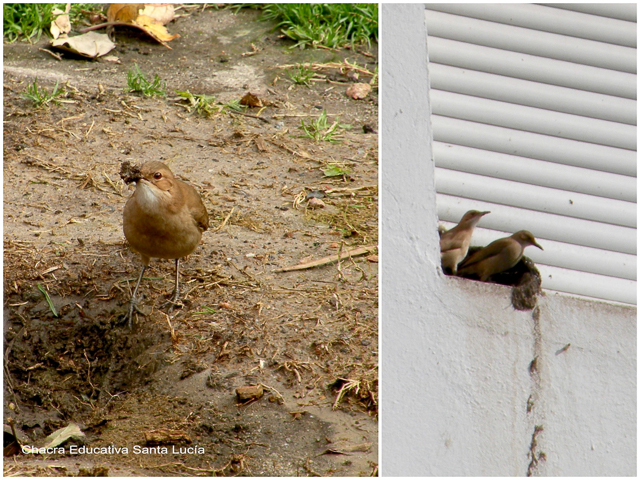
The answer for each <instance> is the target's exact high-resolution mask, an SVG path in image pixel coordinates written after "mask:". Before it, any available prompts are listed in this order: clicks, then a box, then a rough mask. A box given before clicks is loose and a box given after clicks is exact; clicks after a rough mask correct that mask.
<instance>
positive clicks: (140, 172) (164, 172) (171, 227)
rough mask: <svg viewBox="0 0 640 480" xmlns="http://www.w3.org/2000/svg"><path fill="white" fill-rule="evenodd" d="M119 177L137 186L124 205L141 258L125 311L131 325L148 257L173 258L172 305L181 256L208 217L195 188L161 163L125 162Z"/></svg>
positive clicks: (189, 249)
mask: <svg viewBox="0 0 640 480" xmlns="http://www.w3.org/2000/svg"><path fill="white" fill-rule="evenodd" d="M120 176H121V177H122V178H123V180H124V181H125V182H126V183H131V182H136V189H135V191H134V192H133V195H131V197H130V198H129V200H128V201H127V204H126V205H125V207H124V215H123V229H124V236H125V237H126V238H127V240H128V242H129V245H130V247H131V249H132V250H133V251H134V252H137V253H139V254H140V257H141V258H142V263H143V266H142V271H141V272H140V276H139V277H138V282H137V283H136V286H135V288H134V290H133V295H132V297H131V306H130V307H129V313H128V314H127V317H126V318H128V321H129V327H131V323H132V317H133V309H134V308H135V307H136V293H137V292H138V287H139V286H140V281H141V280H142V276H143V275H144V271H145V270H146V268H147V267H148V266H149V260H150V259H151V258H152V257H154V258H170V259H175V260H176V282H175V289H174V291H173V295H172V296H171V299H170V300H169V302H168V303H170V304H172V305H175V303H176V302H177V301H178V298H179V296H180V290H179V268H180V259H181V258H182V257H185V256H187V255H189V254H190V253H191V252H193V250H195V248H196V246H197V245H198V243H199V242H200V238H201V236H202V232H204V231H205V230H207V228H208V226H209V216H208V214H207V210H206V208H205V207H204V204H203V203H202V199H201V198H200V195H198V192H196V190H195V188H193V187H192V186H191V185H188V184H186V183H184V182H182V181H180V180H178V179H177V178H175V177H174V176H173V173H172V172H171V170H170V169H169V167H167V166H166V165H165V164H164V163H162V162H156V161H154V162H147V163H145V164H144V165H142V167H137V166H132V165H131V164H130V163H129V162H124V163H123V164H122V168H121V170H120Z"/></svg>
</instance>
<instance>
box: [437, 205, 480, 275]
mask: <svg viewBox="0 0 640 480" xmlns="http://www.w3.org/2000/svg"><path fill="white" fill-rule="evenodd" d="M487 213H491V212H479V211H478V210H469V211H468V212H467V213H465V214H464V215H463V217H462V219H461V220H460V223H458V225H456V226H455V227H453V228H452V229H451V230H447V231H446V232H444V233H443V234H442V235H441V236H440V260H441V262H442V268H443V269H446V268H448V269H449V270H451V273H453V275H455V274H456V273H457V272H458V264H459V263H460V262H461V261H462V260H463V259H464V257H466V256H467V252H468V251H469V244H470V243H471V235H473V230H474V228H476V225H477V224H478V222H479V221H480V219H481V218H482V217H484V216H485V215H486V214H487Z"/></svg>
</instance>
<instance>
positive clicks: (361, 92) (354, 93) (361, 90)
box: [347, 83, 371, 100]
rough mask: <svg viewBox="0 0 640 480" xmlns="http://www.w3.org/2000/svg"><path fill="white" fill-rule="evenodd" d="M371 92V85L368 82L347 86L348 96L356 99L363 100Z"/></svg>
mask: <svg viewBox="0 0 640 480" xmlns="http://www.w3.org/2000/svg"><path fill="white" fill-rule="evenodd" d="M370 92H371V85H369V84H368V83H354V84H353V85H351V86H350V87H349V88H347V96H349V97H351V98H353V99H354V100H361V99H363V98H365V97H366V96H367V95H369V93H370Z"/></svg>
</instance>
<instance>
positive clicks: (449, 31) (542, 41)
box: [426, 9, 636, 73]
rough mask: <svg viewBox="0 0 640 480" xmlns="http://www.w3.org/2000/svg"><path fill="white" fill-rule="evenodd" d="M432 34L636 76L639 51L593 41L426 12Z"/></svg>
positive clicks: (429, 32)
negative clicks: (637, 53) (637, 52)
mask: <svg viewBox="0 0 640 480" xmlns="http://www.w3.org/2000/svg"><path fill="white" fill-rule="evenodd" d="M426 16H427V25H428V34H429V35H430V36H434V37H442V38H448V39H450V40H457V41H459V42H466V43H468V44H473V45H482V46H485V47H493V48H499V49H501V50H504V51H511V52H519V53H526V54H529V55H535V56H537V57H543V58H552V59H555V60H562V61H565V62H572V63H578V64H581V65H591V66H593V67H599V68H606V69H609V70H616V71H619V72H627V73H636V51H635V49H634V48H629V47H620V46H617V45H611V44H607V43H602V42H594V41H593V40H585V39H582V38H575V37H569V36H566V35H558V34H555V33H549V32H540V31H537V30H531V29H529V28H521V27H514V26H511V25H504V24H500V23H495V22H487V21H484V20H478V19H475V18H469V17H462V16H459V15H451V14H448V13H441V12H436V11H431V10H429V9H427V10H426Z"/></svg>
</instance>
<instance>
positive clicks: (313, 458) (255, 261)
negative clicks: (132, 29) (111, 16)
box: [3, 9, 378, 476]
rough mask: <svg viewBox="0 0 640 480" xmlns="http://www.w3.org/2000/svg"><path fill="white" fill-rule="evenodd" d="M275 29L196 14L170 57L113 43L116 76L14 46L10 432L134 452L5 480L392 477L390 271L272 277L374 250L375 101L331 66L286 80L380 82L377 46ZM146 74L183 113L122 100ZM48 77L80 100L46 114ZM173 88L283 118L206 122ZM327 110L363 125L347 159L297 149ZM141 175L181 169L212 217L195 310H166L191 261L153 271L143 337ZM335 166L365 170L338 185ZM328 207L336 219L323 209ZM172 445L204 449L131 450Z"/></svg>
mask: <svg viewBox="0 0 640 480" xmlns="http://www.w3.org/2000/svg"><path fill="white" fill-rule="evenodd" d="M257 17H258V13H257V12H255V11H251V10H243V11H240V12H239V13H238V14H237V15H235V14H233V13H232V12H231V11H229V10H213V9H206V10H204V11H199V12H198V13H194V14H193V15H191V16H189V17H185V18H181V19H179V20H177V21H176V22H175V23H173V24H172V25H171V26H170V29H171V31H172V32H174V33H179V34H180V35H181V38H180V39H179V40H178V41H175V42H172V45H171V46H172V48H173V49H172V50H168V49H166V48H165V47H163V46H161V45H156V44H153V43H149V42H147V41H146V40H145V39H143V38H139V37H136V36H131V37H129V36H127V34H126V33H124V32H120V33H117V34H116V42H117V44H118V47H117V49H116V50H115V52H114V54H115V55H117V56H118V57H119V58H120V61H121V64H120V65H118V64H111V63H107V62H88V61H82V60H76V59H70V58H65V59H64V60H63V61H62V62H57V61H56V60H55V59H53V58H52V57H51V56H49V55H47V54H46V53H43V52H41V51H40V50H38V48H39V47H44V46H45V41H44V40H43V41H42V42H41V43H40V44H38V45H29V44H24V43H16V44H12V45H5V46H4V52H3V54H4V85H3V86H4V99H5V105H4V120H5V124H4V125H5V127H4V152H3V153H4V163H3V169H4V218H3V221H4V233H5V239H4V293H5V296H4V298H5V304H4V318H5V322H4V336H5V354H4V355H5V356H4V359H5V372H4V373H5V375H4V380H5V381H4V392H5V394H4V412H5V419H4V420H5V424H6V423H7V419H8V417H11V418H12V420H14V421H15V426H16V428H17V431H18V437H19V438H22V439H23V441H24V442H28V443H29V444H33V445H41V444H42V442H43V441H44V438H45V436H47V435H48V434H50V433H52V432H53V431H55V430H57V429H59V428H62V427H64V426H66V425H68V424H69V423H70V422H75V423H77V424H79V425H80V427H81V429H82V430H83V432H84V433H85V434H86V442H85V445H86V446H87V447H96V448H99V447H104V448H107V447H109V446H111V447H112V448H113V447H117V448H124V447H127V448H128V449H129V453H128V454H123V453H115V454H114V453H112V454H98V455H70V454H69V453H68V451H67V452H66V453H65V454H52V455H45V456H42V455H28V456H27V455H16V456H12V457H10V458H5V463H4V473H5V475H49V476H62V475H65V476H67V475H78V474H83V475H93V474H99V473H101V474H105V473H106V474H108V475H112V476H113V475H122V476H126V475H141V476H142V475H144V476H147V475H160V476H170V475H203V476H204V475H206V476H209V475H270V476H280V475H316V474H320V475H339V476H353V475H370V474H372V473H375V472H376V471H377V470H376V465H377V421H376V419H377V364H378V354H377V351H378V349H377V345H378V338H377V331H378V329H377V263H376V259H375V258H374V257H364V256H361V257H353V258H351V259H347V260H342V261H340V262H338V263H335V262H334V263H329V264H327V265H324V266H321V267H317V268H313V269H307V270H300V271H295V272H288V273H276V272H275V271H276V270H277V269H279V268H282V267H286V266H291V265H296V264H298V263H303V262H306V261H309V260H314V259H319V258H322V257H326V256H329V255H335V254H336V253H338V251H343V252H344V251H347V250H349V249H352V248H355V247H358V246H362V245H375V244H376V243H377V135H376V134H373V133H364V132H365V131H369V132H371V129H369V130H366V129H363V126H364V125H368V126H370V127H373V130H374V131H377V92H376V91H375V90H374V92H373V93H372V94H371V95H370V96H369V98H367V99H365V100H359V101H355V100H351V99H349V98H348V97H347V96H346V95H345V91H346V89H347V88H348V86H349V85H350V84H351V82H352V80H351V79H350V78H349V77H347V75H346V73H347V72H342V71H340V69H337V68H333V69H327V70H326V71H324V70H318V72H319V75H318V78H317V80H318V81H314V82H313V83H312V85H311V86H310V87H306V86H300V85H293V84H292V83H291V82H289V81H287V80H285V78H286V75H285V74H284V73H283V69H282V68H279V67H281V66H283V65H287V64H294V63H297V62H302V61H304V62H316V63H318V64H330V63H334V64H335V63H340V62H343V60H344V59H345V58H347V59H348V60H349V61H350V62H352V63H353V62H357V64H358V65H359V66H360V67H363V68H365V69H366V70H368V71H371V72H373V71H374V70H375V68H376V61H377V60H376V57H377V52H376V50H375V48H371V49H362V48H361V49H359V50H360V51H349V50H345V51H340V52H334V51H328V50H305V51H300V50H290V49H289V48H288V47H289V46H290V45H291V42H288V41H286V40H284V39H282V38H280V37H279V35H278V33H272V32H271V29H272V27H273V25H272V24H269V23H263V22H260V21H258V20H257ZM252 44H253V46H254V47H256V48H257V53H254V54H252V55H243V54H245V53H247V52H256V49H254V48H253V47H252ZM134 63H137V64H138V65H139V66H140V69H141V70H142V71H143V72H146V73H153V74H158V75H159V76H160V77H161V79H162V80H163V81H166V82H167V91H168V94H169V98H168V99H153V98H152V99H148V98H143V97H139V96H136V95H131V94H126V93H124V87H125V85H126V72H127V71H128V69H129V68H130V67H131V66H132V65H133V64H134ZM325 74H326V75H325ZM35 77H37V78H38V83H39V84H40V85H42V86H44V87H45V88H48V89H49V90H51V88H52V87H53V85H54V83H55V80H54V79H61V81H62V82H66V86H65V89H66V91H67V92H68V93H67V95H66V97H65V98H64V99H63V102H62V103H61V104H59V105H52V106H51V107H50V108H48V109H39V110H35V109H33V107H32V106H31V105H30V104H29V102H28V101H26V100H25V99H23V98H22V97H21V92H23V91H25V90H26V86H27V85H28V84H31V83H33V81H34V79H35ZM174 90H180V91H184V90H189V91H191V92H192V93H205V94H207V95H214V96H215V97H216V99H217V100H219V101H221V102H227V101H230V100H234V99H240V98H241V97H242V96H243V95H244V94H245V93H247V91H251V92H252V93H254V94H256V95H258V96H259V97H260V98H261V99H262V100H263V101H264V102H265V105H266V107H265V109H264V110H262V111H260V110H259V109H257V108H255V109H251V110H249V111H247V112H246V113H249V114H250V115H254V116H256V115H258V114H259V116H260V117H262V118H264V119H265V120H266V121H262V120H259V119H257V118H254V117H251V116H247V115H238V114H230V113H227V112H221V113H219V114H215V115H212V116H210V117H208V118H207V117H202V116H199V115H198V114H189V113H188V112H187V111H186V110H185V108H184V107H183V106H180V105H178V104H177V99H176V98H172V97H173V93H172V92H173V91H174ZM323 109H324V110H326V111H327V113H328V114H329V118H330V120H331V121H334V120H335V119H337V118H339V121H340V123H341V124H350V125H352V128H351V129H349V130H346V131H345V132H344V135H343V140H342V141H341V142H340V143H329V142H318V143H315V142H313V141H312V140H310V139H308V138H300V137H299V136H300V134H301V133H302V132H301V130H300V129H298V128H297V127H298V126H299V125H300V121H301V120H304V121H306V122H309V121H310V120H314V119H316V118H317V117H318V115H319V114H320V112H322V110H323ZM125 160H126V161H130V162H131V163H135V164H139V163H141V162H144V161H148V160H161V161H163V162H165V163H167V164H168V165H169V166H170V168H171V169H172V170H173V172H174V173H175V174H176V175H177V176H178V177H179V178H182V179H184V180H186V181H189V182H190V183H191V184H193V185H194V186H195V188H196V189H197V190H198V192H199V193H200V194H201V196H202V197H203V201H204V202H205V206H206V207H207V210H208V212H209V216H210V219H211V221H210V230H209V231H208V232H206V233H205V234H204V235H203V240H202V243H201V245H200V246H198V247H197V248H196V250H195V251H194V253H193V254H192V255H191V256H189V258H187V259H186V260H185V261H184V262H181V267H182V268H181V287H182V288H181V289H182V292H183V294H184V297H185V298H184V307H183V308H181V309H178V310H175V311H173V312H171V313H169V314H167V311H166V310H162V309H160V308H159V305H161V304H162V303H163V302H164V301H165V300H166V298H167V296H168V295H169V294H170V292H171V290H172V287H173V280H172V278H173V274H174V266H173V262H172V261H160V260H152V262H151V266H150V268H149V269H148V270H147V272H146V273H145V278H144V280H143V282H142V284H141V286H140V290H139V295H140V307H141V310H143V311H144V312H145V313H146V316H142V315H138V316H137V318H136V321H135V322H134V328H133V330H132V331H130V330H129V329H128V328H127V327H126V325H123V324H122V318H123V316H124V313H125V312H126V309H127V305H128V301H129V299H130V296H131V290H132V288H133V283H134V282H135V280H136V278H137V275H138V272H139V269H140V267H141V263H140V260H139V259H138V258H137V257H136V255H134V254H133V253H131V252H130V251H129V250H128V248H127V246H126V243H125V240H124V236H123V234H122V209H123V207H124V204H125V202H126V199H127V197H128V196H129V195H130V193H131V191H132V190H131V189H129V188H128V187H126V186H125V184H124V183H123V182H122V180H121V179H120V178H119V174H118V172H119V171H120V167H121V164H122V162H123V161H125ZM329 164H333V165H339V166H340V167H341V168H345V169H346V170H348V171H349V173H348V175H344V176H341V177H325V176H324V175H323V170H324V169H325V168H326V167H327V166H328V165H329ZM310 192H315V193H314V196H320V197H322V201H323V202H324V203H325V205H326V206H325V208H323V209H319V210H311V209H308V208H306V203H305V201H304V199H305V198H306V196H307V194H308V193H310ZM300 200H302V201H300ZM257 384H262V385H264V386H265V391H266V394H265V396H264V397H262V398H261V399H259V400H258V401H256V402H254V403H251V404H249V405H238V404H237V402H236V397H235V389H236V388H237V387H240V386H246V385H257ZM160 429H171V430H175V431H178V432H183V433H184V435H185V436H187V437H188V438H189V439H190V440H191V443H186V444H184V445H183V444H180V443H179V444H175V445H166V447H167V448H168V452H167V453H161V452H159V453H158V452H156V453H153V452H151V453H146V454H135V453H133V452H132V449H133V447H134V446H135V445H138V446H141V447H144V446H146V444H145V436H144V434H145V433H146V432H150V431H155V430H160ZM6 438H7V436H6V435H5V439H6ZM5 446H6V445H5ZM174 446H175V448H176V452H175V453H174V452H173V447H174ZM196 446H197V447H198V448H202V449H203V450H204V453H198V452H199V450H198V448H196ZM180 447H185V448H187V447H191V448H192V450H194V451H195V453H189V452H186V453H181V451H180Z"/></svg>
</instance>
